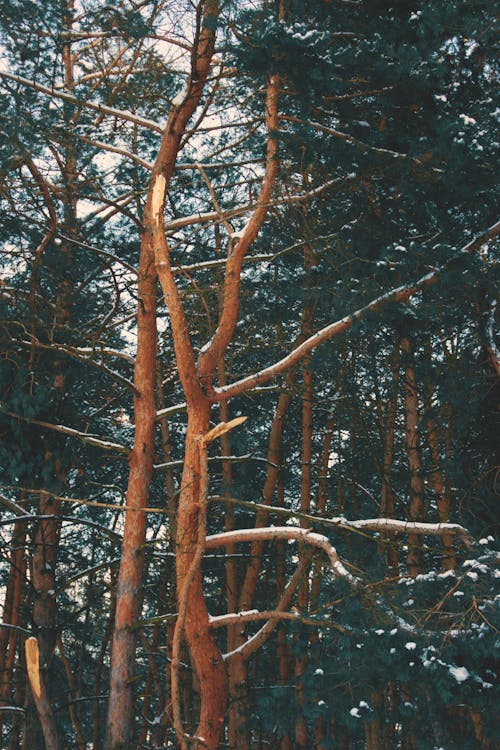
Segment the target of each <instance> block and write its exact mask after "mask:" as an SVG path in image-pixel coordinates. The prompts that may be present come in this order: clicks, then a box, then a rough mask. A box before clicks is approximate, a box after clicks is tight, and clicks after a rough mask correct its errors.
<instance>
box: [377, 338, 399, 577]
mask: <svg viewBox="0 0 500 750" xmlns="http://www.w3.org/2000/svg"><path fill="white" fill-rule="evenodd" d="M398 391H399V342H396V344H395V346H394V353H393V358H392V390H391V395H390V399H389V404H388V408H387V416H386V419H385V420H384V422H385V424H384V431H383V450H384V458H383V467H382V490H381V499H380V516H381V517H382V518H394V512H395V502H394V500H395V498H394V492H393V489H392V485H391V473H392V465H393V462H394V437H395V433H396V414H397V406H398ZM380 537H381V540H384V539H387V567H388V569H389V573H390V575H398V570H399V559H398V550H397V546H396V536H395V534H391V533H388V534H385V533H384V534H381V535H380ZM382 546H383V542H382V545H381V547H382ZM384 546H385V545H384Z"/></svg>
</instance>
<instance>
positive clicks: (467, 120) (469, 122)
mask: <svg viewBox="0 0 500 750" xmlns="http://www.w3.org/2000/svg"><path fill="white" fill-rule="evenodd" d="M458 116H459V117H460V119H461V120H462V122H463V124H464V125H475V124H476V120H475V119H474V118H473V117H469V115H464V114H461V115H458Z"/></svg>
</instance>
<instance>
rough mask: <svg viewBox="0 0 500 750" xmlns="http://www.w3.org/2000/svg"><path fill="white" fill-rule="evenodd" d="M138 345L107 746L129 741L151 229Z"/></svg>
mask: <svg viewBox="0 0 500 750" xmlns="http://www.w3.org/2000/svg"><path fill="white" fill-rule="evenodd" d="M138 278H139V280H138V298H139V304H138V308H137V351H136V358H135V366H134V385H135V388H136V392H135V395H134V415H135V435H134V446H133V449H132V453H131V454H130V458H129V464H130V473H129V480H128V489H127V505H126V507H127V514H126V517H125V527H124V533H123V542H122V553H121V561H120V570H119V574H118V584H117V590H116V615H115V624H114V631H113V644H112V649H111V665H110V681H111V686H110V694H109V704H108V720H107V727H106V741H105V747H106V748H107V750H126V749H127V748H129V747H130V743H131V738H132V733H133V724H134V715H135V705H134V673H135V649H136V638H137V634H136V631H135V630H134V629H133V628H132V627H131V626H132V625H133V623H134V621H135V620H136V619H137V618H138V617H139V616H140V613H141V610H142V600H143V589H142V573H143V565H144V541H145V537H146V514H145V513H143V512H142V511H141V508H144V507H147V504H148V503H147V500H148V497H149V485H150V482H151V477H152V474H153V454H154V434H155V414H156V409H155V373H156V350H157V338H156V282H157V277H156V271H155V266H154V255H153V250H152V242H151V237H150V235H149V234H148V233H147V232H145V234H144V235H143V238H142V243H141V255H140V260H139V277H138Z"/></svg>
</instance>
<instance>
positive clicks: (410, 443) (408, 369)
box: [401, 337, 425, 576]
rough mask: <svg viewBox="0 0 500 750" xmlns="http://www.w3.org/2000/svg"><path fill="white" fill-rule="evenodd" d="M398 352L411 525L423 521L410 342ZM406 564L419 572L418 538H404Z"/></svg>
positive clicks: (412, 570)
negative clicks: (402, 360)
mask: <svg viewBox="0 0 500 750" xmlns="http://www.w3.org/2000/svg"><path fill="white" fill-rule="evenodd" d="M401 350H402V352H403V356H404V358H405V420H406V451H407V456H408V470H409V474H410V506H409V517H410V520H411V521H423V520H424V519H425V503H424V476H423V467H422V456H421V451H420V424H419V422H420V420H419V407H418V392H417V381H416V376H415V366H414V363H413V350H412V346H411V343H410V340H409V339H408V338H406V337H405V338H402V339H401ZM407 564H408V570H409V573H410V575H411V576H416V575H418V574H419V573H421V572H422V564H423V560H422V537H419V536H418V535H417V534H408V557H407Z"/></svg>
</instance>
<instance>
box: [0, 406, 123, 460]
mask: <svg viewBox="0 0 500 750" xmlns="http://www.w3.org/2000/svg"><path fill="white" fill-rule="evenodd" d="M2 413H3V414H6V415H7V416H8V417H13V418H14V419H19V420H21V421H22V422H29V423H30V424H36V425H38V426H39V427H45V428H46V429H48V430H54V431H55V432H61V433H62V434H63V435H69V436H70V437H75V438H78V440H81V441H82V442H84V443H87V444H88V445H93V446H95V447H96V448H102V449H103V450H107V451H116V452H117V453H125V454H126V455H128V454H129V453H130V451H131V448H128V447H127V446H126V445H121V443H113V442H111V441H110V440H104V439H103V438H100V437H97V436H96V435H92V434H89V433H87V432H81V430H75V429H73V428H72V427H66V426H65V425H62V424H52V423H51V422H45V421H43V420H42V419H29V418H28V417H23V416H21V415H20V414H14V412H8V411H3V410H2Z"/></svg>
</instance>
